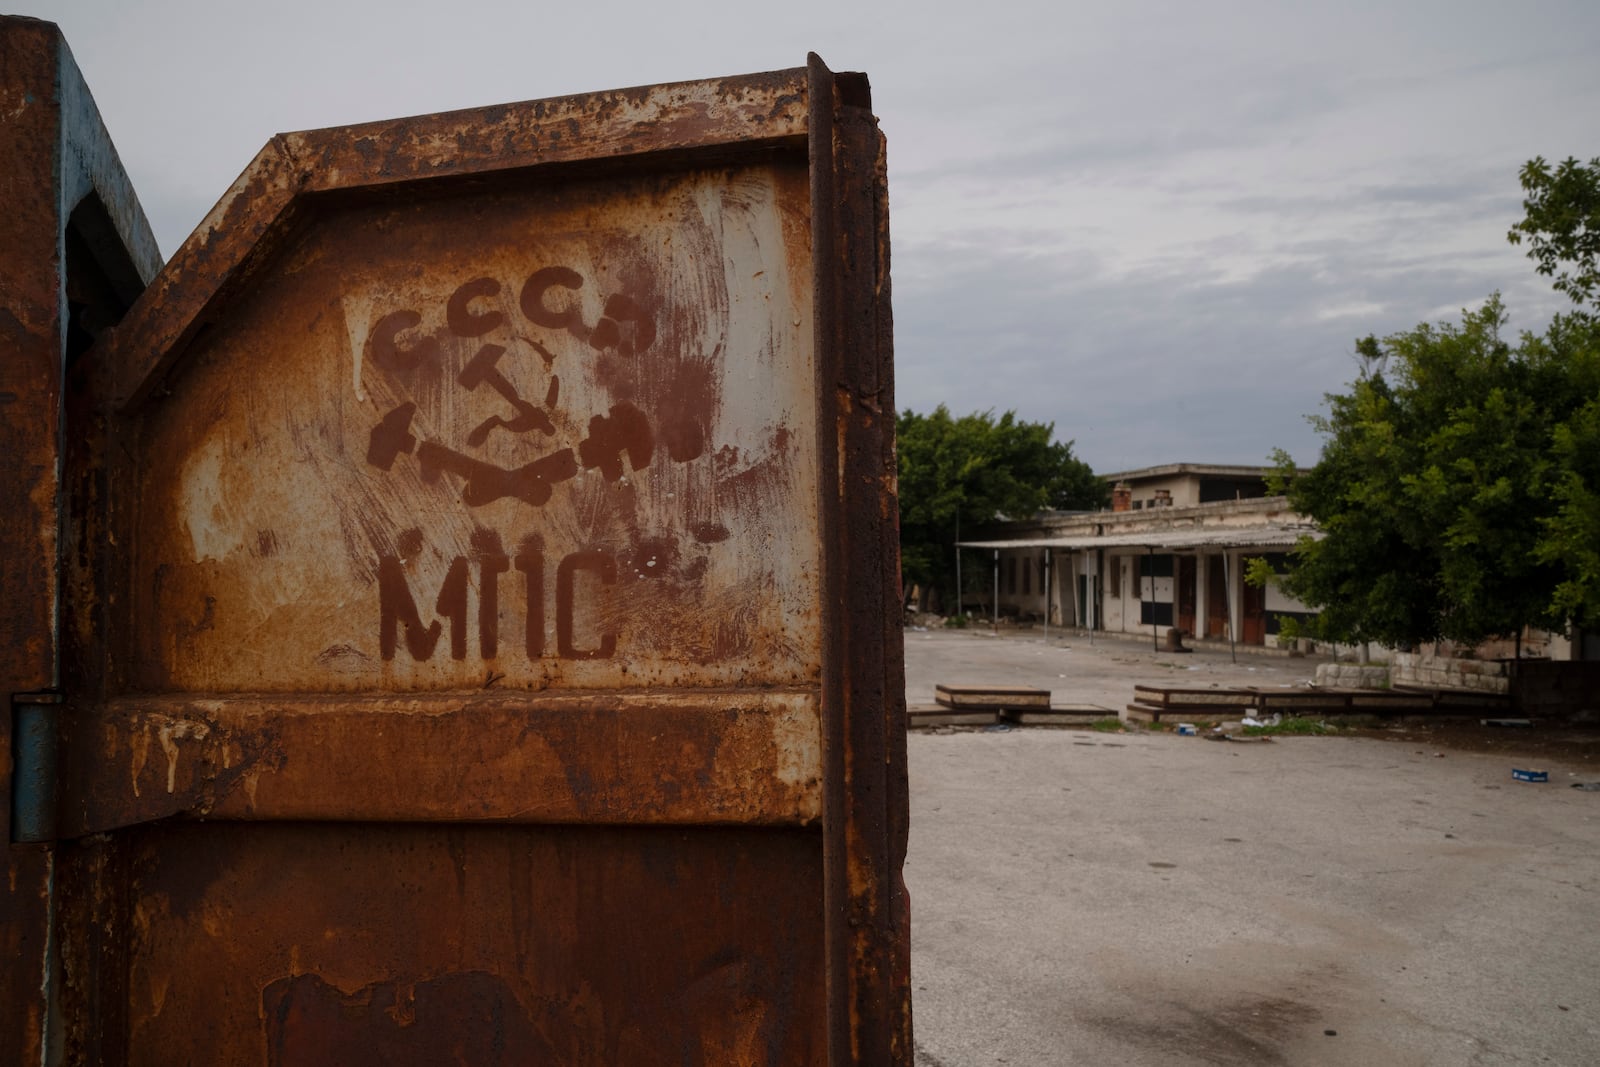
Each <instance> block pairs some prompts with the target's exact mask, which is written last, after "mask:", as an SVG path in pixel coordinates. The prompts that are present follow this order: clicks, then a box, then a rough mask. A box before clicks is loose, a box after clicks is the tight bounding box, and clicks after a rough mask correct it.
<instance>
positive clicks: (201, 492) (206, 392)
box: [128, 162, 820, 692]
mask: <svg viewBox="0 0 1600 1067" xmlns="http://www.w3.org/2000/svg"><path fill="white" fill-rule="evenodd" d="M803 198H804V171H803V168H802V167H801V166H800V165H799V164H797V163H794V162H791V163H789V164H776V163H774V164H764V165H755V166H744V167H734V168H726V169H723V168H719V169H716V170H711V171H689V172H683V173H679V174H673V175H658V174H655V173H651V174H648V175H646V176H644V177H632V176H629V177H624V176H617V177H614V178H606V179H601V180H588V181H585V182H583V183H582V184H581V185H578V184H574V183H570V182H562V181H560V180H557V181H553V182H551V183H549V184H541V185H540V186H538V187H537V194H536V195H534V194H533V193H532V190H530V189H528V188H526V187H524V188H523V189H521V190H519V191H517V192H515V193H511V192H493V193H468V194H464V195H461V196H459V197H455V198H452V199H451V200H450V201H448V202H433V203H429V204H428V205H427V208H426V210H425V211H423V210H419V209H418V207H417V206H416V205H415V204H413V203H410V202H405V201H402V202H400V203H391V202H380V203H376V204H372V205H361V206H355V205H352V206H349V207H346V208H344V209H342V210H339V211H337V212H331V211H330V212H328V213H326V214H325V215H324V217H323V218H321V219H319V221H318V224H317V226H316V228H315V229H314V230H313V231H312V232H310V233H308V234H307V235H305V236H304V237H302V238H301V239H300V240H299V241H298V242H297V243H296V245H295V246H294V247H293V248H292V249H289V250H287V251H285V252H284V254H283V255H282V257H281V258H280V260H279V261H278V262H277V263H276V264H275V265H274V269H273V270H272V271H271V272H270V273H265V274H263V275H262V276H261V277H259V278H257V280H256V281H255V283H254V284H253V285H252V287H251V289H250V291H249V292H248V293H247V294H245V295H243V296H241V297H240V298H238V299H237V300H236V301H235V302H234V303H233V304H232V305H231V306H230V308H229V312H228V318H227V324H226V328H225V329H223V328H217V329H214V330H213V331H212V332H211V333H210V334H209V335H208V336H207V337H205V338H202V339H200V340H197V341H196V342H195V343H194V344H193V345H192V346H191V347H190V349H189V350H188V351H187V352H186V354H185V357H184V358H185V361H186V362H185V366H184V373H183V374H182V375H181V376H180V377H178V378H177V379H176V380H175V381H174V382H173V383H172V384H171V387H170V391H169V393H168V395H165V396H163V397H161V398H160V399H159V401H158V402H155V401H153V402H152V403H151V404H150V405H149V417H148V418H145V419H142V420H141V424H140V437H141V439H140V441H139V443H138V445H137V451H138V453H139V454H140V455H143V456H147V457H151V458H152V459H154V460H158V462H146V463H145V464H143V466H142V469H141V470H140V471H139V472H138V474H137V476H136V477H137V483H136V484H137V492H136V494H134V497H135V499H136V501H137V505H136V506H137V508H138V514H137V517H136V519H135V522H136V524H137V528H138V530H139V531H140V539H139V542H138V544H137V545H136V546H135V549H134V552H135V556H134V559H135V564H134V573H133V579H132V588H131V589H130V590H129V594H128V595H129V598H130V600H129V604H130V608H131V611H132V614H133V617H134V618H137V619H139V620H141V622H142V624H141V626H140V627H139V630H138V633H137V635H136V643H135V645H134V647H133V649H132V661H133V663H134V664H135V667H134V670H135V672H136V673H135V674H134V677H133V678H132V679H131V681H132V685H133V686H134V687H135V688H137V689H140V690H144V691H155V692H159V691H168V690H186V691H220V690H229V691H238V690H250V691H261V690H275V691H281V690H318V691H326V690H340V689H343V690H358V689H381V690H385V691H393V690H414V689H420V688H427V689H450V688H463V687H481V686H483V685H484V684H486V682H487V681H489V680H491V679H492V680H493V683H494V684H495V685H496V686H498V687H499V688H502V689H544V688H549V687H562V686H574V685H575V686H582V687H585V688H613V687H617V686H640V685H694V686H705V685H730V684H740V685H752V684H754V685H794V684H803V683H806V682H809V681H814V680H815V678H816V677H817V675H818V672H819V670H820V666H819V662H818V657H819V652H818V644H817V632H818V627H817V624H816V611H817V601H818V592H817V588H818V587H817V582H818V566H817V559H816V557H817V533H816V518H815V515H816V503H815V501H816V467H815V459H814V451H815V450H814V448H813V447H812V446H811V434H812V432H813V430H812V427H813V426H814V425H815V423H816V415H815V402H814V399H813V397H812V389H811V387H810V375H811V360H810V349H811V308H810V304H809V284H808V283H809V275H810V241H809V231H808V229H807V228H806V226H805V217H804V215H803V213H802V212H803V204H804V200H803ZM374 604H376V605H377V607H378V609H379V610H377V611H374V610H372V608H373V606H374ZM436 615H437V617H436ZM441 619H442V620H443V622H442V623H441V622H440V620H441ZM424 620H426V621H424Z"/></svg>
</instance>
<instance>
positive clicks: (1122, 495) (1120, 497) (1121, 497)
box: [1111, 482, 1133, 511]
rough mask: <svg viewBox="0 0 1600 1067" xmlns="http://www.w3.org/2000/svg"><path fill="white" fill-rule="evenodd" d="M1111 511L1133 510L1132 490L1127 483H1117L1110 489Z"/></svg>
mask: <svg viewBox="0 0 1600 1067" xmlns="http://www.w3.org/2000/svg"><path fill="white" fill-rule="evenodd" d="M1111 510H1112V511H1132V510H1133V489H1132V487H1130V486H1129V485H1128V483H1127V482H1118V483H1117V484H1116V485H1114V486H1112V487H1111Z"/></svg>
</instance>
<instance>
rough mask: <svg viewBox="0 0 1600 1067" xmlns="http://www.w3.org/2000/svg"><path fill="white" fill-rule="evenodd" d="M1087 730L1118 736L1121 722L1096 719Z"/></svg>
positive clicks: (1111, 719)
mask: <svg viewBox="0 0 1600 1067" xmlns="http://www.w3.org/2000/svg"><path fill="white" fill-rule="evenodd" d="M1089 729H1091V730H1097V731H1099V732H1100V733H1103V734H1120V733H1121V732H1122V720H1121V719H1116V718H1109V719H1096V720H1095V721H1094V722H1092V723H1090V724H1089Z"/></svg>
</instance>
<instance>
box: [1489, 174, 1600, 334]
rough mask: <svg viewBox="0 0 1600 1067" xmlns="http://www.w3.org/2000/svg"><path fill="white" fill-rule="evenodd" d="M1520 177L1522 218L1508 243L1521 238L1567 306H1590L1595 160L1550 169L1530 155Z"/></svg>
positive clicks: (1597, 281)
mask: <svg viewBox="0 0 1600 1067" xmlns="http://www.w3.org/2000/svg"><path fill="white" fill-rule="evenodd" d="M1521 179H1522V191H1523V192H1524V193H1526V194H1527V195H1526V197H1525V198H1524V199H1523V201H1522V210H1523V212H1524V217H1523V219H1522V221H1521V222H1519V223H1517V224H1516V225H1515V226H1513V227H1512V228H1511V232H1510V233H1508V234H1506V237H1507V238H1508V239H1509V240H1510V241H1511V243H1512V244H1514V245H1520V244H1521V243H1522V242H1523V239H1524V238H1526V239H1527V241H1528V246H1529V247H1528V258H1529V259H1531V260H1533V261H1534V262H1535V263H1537V264H1538V265H1539V266H1538V269H1539V273H1540V274H1544V275H1547V276H1549V277H1553V278H1555V287H1556V289H1557V290H1558V291H1559V292H1563V293H1566V294H1567V295H1568V296H1569V297H1571V298H1572V302H1573V303H1575V304H1587V303H1589V302H1591V301H1592V300H1593V299H1594V297H1595V291H1596V289H1600V157H1597V158H1595V159H1591V160H1590V161H1589V164H1588V166H1585V165H1583V164H1582V163H1579V162H1578V161H1577V160H1576V159H1573V158H1570V157H1569V158H1567V159H1565V160H1563V161H1562V162H1561V163H1559V164H1557V165H1555V166H1554V167H1552V166H1551V165H1550V164H1549V163H1547V162H1545V160H1544V157H1543V156H1536V157H1534V158H1533V159H1531V160H1529V161H1528V162H1527V163H1526V164H1524V165H1523V167H1522V173H1521Z"/></svg>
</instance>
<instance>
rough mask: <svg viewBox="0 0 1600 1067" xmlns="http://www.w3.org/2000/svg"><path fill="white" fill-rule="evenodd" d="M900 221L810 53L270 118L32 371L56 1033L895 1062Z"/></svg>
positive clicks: (121, 1045) (902, 937)
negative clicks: (891, 230) (681, 73)
mask: <svg viewBox="0 0 1600 1067" xmlns="http://www.w3.org/2000/svg"><path fill="white" fill-rule="evenodd" d="M887 238H888V222H887V208H886V195H885V182H884V166H883V144H882V139H881V137H880V135H879V132H878V129H877V126H876V122H875V120H874V119H873V117H872V115H871V111H870V99H869V94H868V89H867V83H866V80H865V78H864V77H863V76H861V75H854V74H834V73H832V72H830V71H828V70H827V68H826V67H825V66H824V65H823V64H822V63H821V61H820V60H817V59H816V58H815V57H812V59H811V61H810V63H809V65H808V66H807V67H804V68H799V69H795V70H788V71H779V72H774V73H767V74H759V75H753V76H748V77H736V78H727V79H720V80H714V81H704V82H691V83H682V84H674V85H661V86H652V87H647V88H641V89H629V90H621V91H616V92H606V93H596V94H591V95H587V96H578V97H570V98H563V99H554V100H544V101H536V102H532V103H523V104H513V105H506V106H502V107H493V108H485V109H481V110H475V111H468V112H458V113H452V114H443V115H431V116H425V117H421V118H413V119H403V120H397V121H393V122H381V123H374V124H370V125H365V126H357V127H349V128H342V129H334V130H321V131H312V132H307V133H296V134H285V135H281V136H279V137H276V138H274V139H273V141H272V142H271V143H269V144H268V145H267V147H266V148H264V149H263V150H262V152H261V153H260V154H259V155H258V156H257V158H256V159H255V161H254V162H253V163H251V165H250V166H249V167H248V168H247V169H246V171H245V172H244V174H243V175H241V177H240V178H239V180H238V181H237V182H236V183H235V184H234V186H233V187H232V188H231V189H230V190H229V191H228V193H227V194H226V195H225V196H224V197H223V198H222V200H221V201H220V202H219V203H218V205H217V206H216V208H214V209H213V211H212V212H211V214H210V215H209V216H208V217H207V219H206V220H205V221H204V222H203V223H202V224H201V226H200V228H199V229H198V230H197V231H196V233H195V235H194V236H193V237H191V238H190V240H189V241H188V243H186V244H185V245H184V246H183V247H182V248H181V249H180V250H179V251H178V252H177V253H176V255H175V256H174V257H173V260H172V262H171V263H170V264H168V265H167V267H166V268H165V269H164V270H163V271H162V272H161V273H160V274H159V275H158V276H156V277H155V279H154V281H153V282H152V283H151V284H150V285H149V288H148V289H146V290H145V291H144V293H143V295H142V296H141V297H140V298H139V299H138V301H137V302H136V303H135V304H134V306H133V307H132V309H131V311H129V313H128V314H127V316H126V317H125V318H123V319H122V320H121V322H120V323H119V324H118V325H116V326H115V327H114V328H113V329H111V330H109V331H108V332H106V333H105V334H104V335H103V336H101V337H100V339H99V340H98V341H97V342H96V343H95V344H94V345H93V347H91V348H89V349H88V351H87V352H86V353H85V354H84V356H83V357H82V359H81V360H80V361H79V362H80V364H81V365H80V366H78V367H77V368H75V370H74V372H73V373H72V374H70V375H69V376H68V384H67V388H66V398H65V401H64V405H63V411H64V412H65V414H64V415H63V419H64V424H65V438H66V439H67V440H69V441H71V442H74V443H73V445H72V446H71V447H70V449H69V451H68V454H67V456H66V457H65V458H64V460H63V470H64V471H65V474H64V482H65V487H64V493H63V499H64V503H65V506H64V508H63V515H62V520H61V521H62V527H61V531H60V534H59V537H58V538H57V541H56V543H55V544H53V545H45V546H43V547H42V548H41V547H40V546H34V550H35V551H36V552H39V551H43V552H44V553H45V558H47V559H48V560H50V561H52V565H53V566H56V567H58V568H59V569H60V573H61V588H62V590H63V593H62V598H63V602H62V604H61V610H60V612H59V616H58V619H57V620H56V622H55V625H57V626H59V628H60V643H61V648H62V654H61V655H62V659H61V671H60V681H59V685H57V686H55V687H53V693H54V695H55V696H56V697H57V698H58V699H59V701H60V703H59V705H58V706H57V707H56V708H54V709H51V710H50V711H49V712H48V713H47V715H48V718H49V720H50V721H53V722H54V723H55V724H56V725H57V731H56V733H55V737H54V745H55V752H54V764H53V766H54V770H53V774H54V777H55V779H56V780H55V782H54V784H53V787H52V790H51V792H52V795H53V796H54V798H55V802H54V805H53V807H52V808H51V810H50V818H49V819H48V820H47V821H48V822H51V823H53V825H51V826H47V827H46V826H41V828H40V830H39V833H38V834H37V836H40V837H47V838H49V839H50V840H52V841H53V842H54V843H53V844H52V845H49V846H46V847H48V848H50V849H52V850H53V856H54V883H53V885H54V889H53V892H54V896H55V915H56V920H55V934H54V938H55V944H56V950H55V959H56V960H57V961H58V962H59V965H60V969H61V974H63V975H65V976H66V977H65V980H64V981H63V982H61V983H60V988H59V989H58V990H57V993H56V995H55V997H54V998H53V1002H52V1003H51V1004H50V1005H49V1009H48V1010H49V1012H51V1013H53V1015H54V1018H55V1019H56V1020H58V1021H59V1030H60V1049H59V1052H58V1055H59V1056H60V1057H61V1059H62V1060H63V1061H64V1062H72V1063H108V1064H170V1063H184V1062H193V1063H264V1064H273V1065H276V1064H307V1063H312V1064H315V1063H329V1064H333V1063H351V1062H383V1063H402V1064H403V1063H417V1064H434V1063H447V1062H465V1063H473V1064H499V1063H504V1064H524V1063H552V1064H623V1063H663V1064H667V1063H670V1064H680V1063H681V1064H847V1063H848V1064H894V1063H900V1064H909V1063H910V1062H911V1044H910V1000H909V991H908V973H909V964H908V961H909V949H908V945H907V918H906V902H905V900H904V897H903V890H902V887H901V882H900V867H901V863H902V861H903V857H904V850H905V831H906V810H907V802H906V782H905V759H904V708H903V685H902V680H901V674H902V671H901V662H900V644H899V630H898V611H897V609H898V604H899V596H898V554H897V552H898V550H897V537H896V528H895V516H896V506H895V485H894V469H895V468H894V461H893V445H894V442H893V429H894V404H893V391H892V365H891V343H890V338H891V329H890V318H889V302H888V297H889V288H888V239H887ZM10 489H11V486H10V483H8V491H10ZM46 525H48V523H46ZM34 532H35V533H37V529H35V530H34ZM7 536H12V535H11V534H8V535H7ZM16 536H19V537H20V536H21V533H18V534H17V535H16ZM30 544H31V542H30ZM52 553H53V554H52ZM32 625H36V626H44V627H46V631H47V630H48V626H49V625H50V624H49V623H46V622H38V621H36V622H35V623H33V624H32ZM41 632H44V631H41ZM27 684H28V685H32V684H33V683H31V682H30V683H27ZM43 714H46V713H36V714H35V719H34V721H37V720H39V719H40V717H41V715H43Z"/></svg>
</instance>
